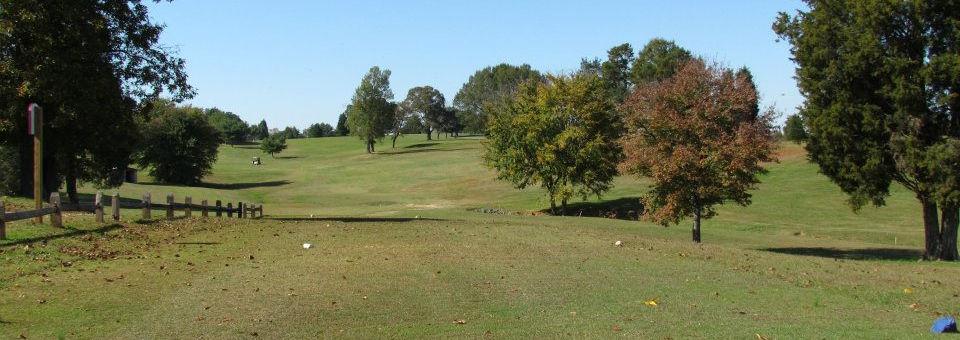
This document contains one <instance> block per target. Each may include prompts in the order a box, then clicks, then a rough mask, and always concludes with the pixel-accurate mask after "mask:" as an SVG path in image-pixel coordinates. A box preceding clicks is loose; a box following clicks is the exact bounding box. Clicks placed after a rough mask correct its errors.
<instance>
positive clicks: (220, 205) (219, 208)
mask: <svg viewBox="0 0 960 340" xmlns="http://www.w3.org/2000/svg"><path fill="white" fill-rule="evenodd" d="M221 216H223V203H221V202H220V200H217V217H221Z"/></svg>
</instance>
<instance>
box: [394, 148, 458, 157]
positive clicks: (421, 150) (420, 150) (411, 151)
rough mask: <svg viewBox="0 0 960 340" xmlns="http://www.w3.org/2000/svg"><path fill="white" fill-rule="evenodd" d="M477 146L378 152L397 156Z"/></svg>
mask: <svg viewBox="0 0 960 340" xmlns="http://www.w3.org/2000/svg"><path fill="white" fill-rule="evenodd" d="M475 149H476V148H455V149H432V148H431V149H412V150H403V151H391V152H378V153H377V154H378V155H384V156H396V155H404V154H410V153H421V152H449V151H461V150H475Z"/></svg>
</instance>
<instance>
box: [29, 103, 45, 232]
mask: <svg viewBox="0 0 960 340" xmlns="http://www.w3.org/2000/svg"><path fill="white" fill-rule="evenodd" d="M27 117H28V119H27V124H28V126H29V128H30V131H29V133H30V134H31V135H33V203H34V204H35V205H36V208H37V209H42V208H43V108H41V107H40V105H37V104H36V103H31V104H30V106H28V107H27ZM34 222H36V223H43V216H37V218H35V219H34Z"/></svg>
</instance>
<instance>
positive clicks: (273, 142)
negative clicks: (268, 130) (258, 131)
mask: <svg viewBox="0 0 960 340" xmlns="http://www.w3.org/2000/svg"><path fill="white" fill-rule="evenodd" d="M286 149H287V137H286V136H285V135H284V134H282V133H275V134H272V135H269V136H267V138H264V139H262V140H261V141H260V151H263V153H266V154H269V155H270V157H273V158H277V154H278V153H281V152H283V150H286Z"/></svg>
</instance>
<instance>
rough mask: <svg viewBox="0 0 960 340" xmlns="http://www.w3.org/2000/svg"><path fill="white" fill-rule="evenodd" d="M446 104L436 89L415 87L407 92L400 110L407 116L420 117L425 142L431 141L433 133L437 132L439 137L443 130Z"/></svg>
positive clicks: (441, 94)
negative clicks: (425, 137)
mask: <svg viewBox="0 0 960 340" xmlns="http://www.w3.org/2000/svg"><path fill="white" fill-rule="evenodd" d="M446 103H447V100H446V98H444V97H443V93H440V91H438V90H437V89H435V88H433V87H430V86H417V87H414V88H412V89H410V90H409V91H407V98H406V99H404V100H403V102H402V103H401V104H400V107H401V109H400V110H401V111H402V112H405V113H406V114H407V115H413V116H417V117H420V119H421V120H422V121H423V132H425V133H426V134H427V140H431V139H433V137H431V136H432V134H433V131H437V135H438V136H439V134H440V130H441V129H442V128H443V119H444V115H445V114H446Z"/></svg>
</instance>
